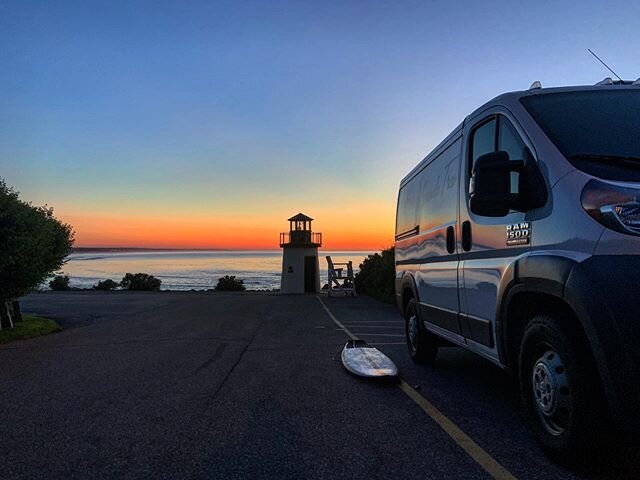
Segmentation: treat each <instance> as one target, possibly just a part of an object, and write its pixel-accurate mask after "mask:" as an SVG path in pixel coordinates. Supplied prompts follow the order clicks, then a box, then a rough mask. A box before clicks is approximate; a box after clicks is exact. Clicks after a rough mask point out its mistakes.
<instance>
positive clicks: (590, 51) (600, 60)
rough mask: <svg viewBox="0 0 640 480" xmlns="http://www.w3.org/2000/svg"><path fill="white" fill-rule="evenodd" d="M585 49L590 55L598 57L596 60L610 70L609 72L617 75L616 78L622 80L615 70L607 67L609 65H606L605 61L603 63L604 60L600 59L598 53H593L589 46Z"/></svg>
mask: <svg viewBox="0 0 640 480" xmlns="http://www.w3.org/2000/svg"><path fill="white" fill-rule="evenodd" d="M587 50H589V53H590V54H591V55H593V56H594V57H596V58H597V59H598V61H599V62H600V63H601V64H602V65H604V66H605V67H606V68H607V70H609V71H610V72H611V73H613V74H614V75H615V76H616V77H618V80H620V81H621V82H624V81H623V80H622V79H621V78H620V75H618V74H617V73H616V72H614V71H613V70H611V68H609V65H607V64H606V63H604V62H603V61H602V59H601V58H600V57H599V56H598V55H596V54H595V53H593V51H592V50H591V49H590V48H587Z"/></svg>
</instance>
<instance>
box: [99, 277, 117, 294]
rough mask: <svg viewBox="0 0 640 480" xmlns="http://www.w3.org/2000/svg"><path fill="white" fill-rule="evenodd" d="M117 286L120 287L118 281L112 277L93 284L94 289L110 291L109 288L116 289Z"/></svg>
mask: <svg viewBox="0 0 640 480" xmlns="http://www.w3.org/2000/svg"><path fill="white" fill-rule="evenodd" d="M116 288H118V282H114V281H113V280H111V279H110V278H107V279H106V280H102V281H101V282H98V283H97V284H96V285H94V286H93V289H94V290H107V291H109V290H115V289H116Z"/></svg>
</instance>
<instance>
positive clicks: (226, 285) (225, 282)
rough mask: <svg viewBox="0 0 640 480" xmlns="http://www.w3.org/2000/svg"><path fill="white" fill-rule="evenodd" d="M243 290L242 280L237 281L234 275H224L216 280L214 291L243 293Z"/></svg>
mask: <svg viewBox="0 0 640 480" xmlns="http://www.w3.org/2000/svg"><path fill="white" fill-rule="evenodd" d="M245 290H246V288H245V286H244V280H237V279H236V277H235V275H231V276H229V275H225V276H224V277H222V278H220V279H218V284H217V285H216V291H218V292H220V291H227V292H244V291H245Z"/></svg>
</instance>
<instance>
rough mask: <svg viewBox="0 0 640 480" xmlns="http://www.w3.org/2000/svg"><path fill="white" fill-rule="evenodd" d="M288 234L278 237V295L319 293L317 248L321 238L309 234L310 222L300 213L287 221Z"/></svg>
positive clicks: (318, 235)
mask: <svg viewBox="0 0 640 480" xmlns="http://www.w3.org/2000/svg"><path fill="white" fill-rule="evenodd" d="M288 221H289V232H288V233H287V232H284V233H281V234H280V247H281V248H282V281H281V284H280V291H281V292H282V293H315V292H319V291H320V268H319V264H318V247H320V246H321V245H322V234H321V233H318V232H314V231H312V230H311V222H312V221H313V218H311V217H308V216H306V215H305V214H303V213H298V214H297V215H294V216H293V217H291V218H290V219H289V220H288Z"/></svg>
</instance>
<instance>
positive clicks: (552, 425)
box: [531, 350, 571, 435]
mask: <svg viewBox="0 0 640 480" xmlns="http://www.w3.org/2000/svg"><path fill="white" fill-rule="evenodd" d="M531 386H532V393H533V400H534V405H535V408H536V411H537V413H538V416H539V417H540V420H541V421H542V424H543V425H544V427H545V429H546V430H547V431H548V432H549V433H551V434H552V435H560V434H562V433H563V432H564V431H565V429H566V428H567V425H568V423H569V419H570V416H571V390H570V389H569V381H568V378H567V369H566V368H565V366H564V363H563V362H562V359H561V358H560V355H558V354H557V353H556V352H554V351H553V350H546V351H545V352H544V353H543V354H542V355H541V356H540V357H539V358H538V359H537V360H536V361H535V362H534V363H533V369H532V373H531Z"/></svg>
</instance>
